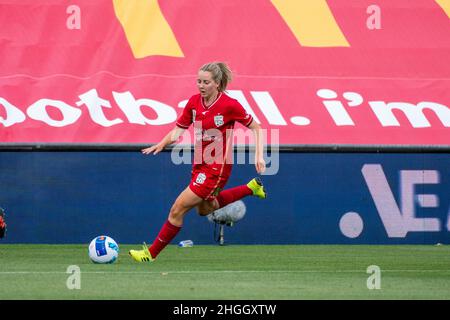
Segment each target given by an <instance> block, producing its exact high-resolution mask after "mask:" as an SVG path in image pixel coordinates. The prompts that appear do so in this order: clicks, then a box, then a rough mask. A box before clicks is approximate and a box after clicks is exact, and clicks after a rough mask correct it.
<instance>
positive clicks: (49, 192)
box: [0, 150, 450, 244]
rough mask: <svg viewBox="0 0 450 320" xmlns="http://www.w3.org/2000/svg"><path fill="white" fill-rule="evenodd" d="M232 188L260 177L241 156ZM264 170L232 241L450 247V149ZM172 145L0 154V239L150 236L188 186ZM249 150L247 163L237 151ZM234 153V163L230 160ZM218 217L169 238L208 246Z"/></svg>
mask: <svg viewBox="0 0 450 320" xmlns="http://www.w3.org/2000/svg"><path fill="white" fill-rule="evenodd" d="M235 155H239V157H241V158H240V159H241V161H242V159H244V158H245V159H247V160H246V161H245V162H246V163H247V164H235V165H234V168H233V173H232V177H231V179H230V180H229V182H228V185H227V186H228V187H232V186H235V185H239V184H244V183H246V182H247V181H248V180H250V179H251V178H252V177H254V175H255V170H254V167H253V165H252V164H249V163H248V162H249V160H248V159H252V156H251V154H249V153H248V152H243V153H242V152H241V153H236V154H235ZM268 156H270V159H268V160H270V162H271V163H269V172H271V173H276V174H272V175H266V176H263V177H262V178H263V181H264V183H265V185H266V186H267V190H268V193H269V197H268V199H266V200H260V199H256V198H252V197H247V198H245V199H244V203H245V205H246V214H245V217H244V218H243V219H242V220H241V221H239V222H237V223H236V224H235V225H234V226H233V227H226V228H225V241H226V243H229V244H436V243H449V242H450V217H449V216H450V201H449V197H448V195H449V194H450V168H449V166H448V164H449V163H450V154H449V153H448V152H434V153H433V152H423V153H414V152H410V153H398V152H388V153H376V152H307V153H306V152H281V153H279V154H276V153H273V154H270V155H268ZM171 157H173V154H172V153H171V152H163V153H161V154H160V155H158V156H143V155H142V154H141V153H140V152H139V151H138V150H122V151H101V150H100V151H99V150H95V151H94V150H93V151H74V150H72V151H24V150H22V151H17V150H14V151H13V150H6V151H1V152H0V167H1V168H2V170H0V186H1V192H0V206H1V207H3V208H4V209H5V210H6V213H7V222H8V231H7V236H6V237H5V238H4V239H2V240H1V243H88V242H89V241H90V240H91V239H92V238H93V237H95V236H96V235H100V234H108V235H110V236H111V237H113V238H114V239H115V240H116V241H118V242H119V243H140V242H142V241H146V242H151V241H152V240H153V238H154V237H155V236H156V234H157V232H158V231H159V228H160V226H161V225H162V223H163V222H164V220H165V219H166V217H167V213H168V211H169V209H170V206H171V204H172V202H173V201H174V200H175V198H176V196H177V195H178V194H179V192H181V191H182V190H183V189H184V188H185V187H186V185H187V183H188V181H189V178H190V165H189V164H181V165H175V164H174V163H173V161H172V159H171ZM242 157H244V158H242ZM235 159H238V158H237V157H236V158H235ZM214 228H215V227H214V224H213V223H211V222H209V221H208V219H206V218H204V217H200V216H198V215H197V214H196V213H195V212H194V211H193V212H191V213H190V214H189V215H188V216H187V218H186V220H185V225H184V228H183V229H182V231H181V232H180V234H179V235H178V236H177V238H176V239H175V240H174V241H179V240H183V239H192V240H193V241H194V242H195V243H197V244H214V243H216V241H215V237H214Z"/></svg>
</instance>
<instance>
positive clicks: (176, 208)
mask: <svg viewBox="0 0 450 320" xmlns="http://www.w3.org/2000/svg"><path fill="white" fill-rule="evenodd" d="M185 213H186V210H184V208H183V207H182V206H180V205H179V204H178V203H176V202H175V203H174V204H173V206H172V208H170V212H169V218H171V219H179V218H182V217H183V216H184V214H185Z"/></svg>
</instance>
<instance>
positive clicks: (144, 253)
mask: <svg viewBox="0 0 450 320" xmlns="http://www.w3.org/2000/svg"><path fill="white" fill-rule="evenodd" d="M128 254H129V255H130V256H131V257H132V258H133V260H135V261H137V262H151V261H153V260H155V259H154V258H153V257H152V255H151V254H150V252H149V251H148V247H147V245H146V244H145V242H144V245H143V246H142V250H130V251H128Z"/></svg>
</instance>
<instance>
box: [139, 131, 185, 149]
mask: <svg viewBox="0 0 450 320" xmlns="http://www.w3.org/2000/svg"><path fill="white" fill-rule="evenodd" d="M184 130H186V129H184V128H180V127H178V126H175V128H173V129H172V130H170V131H169V133H168V134H167V135H166V136H165V137H164V138H163V139H162V140H161V141H160V142H159V143H157V144H155V145H153V146H151V147H148V148H145V149H142V150H141V151H142V153H143V154H150V153H153V154H158V153H160V152H161V151H162V150H163V149H164V148H165V147H166V146H167V145H169V144H172V143H174V142H176V141H178V138H179V137H180V136H181V135H182V134H183V132H184Z"/></svg>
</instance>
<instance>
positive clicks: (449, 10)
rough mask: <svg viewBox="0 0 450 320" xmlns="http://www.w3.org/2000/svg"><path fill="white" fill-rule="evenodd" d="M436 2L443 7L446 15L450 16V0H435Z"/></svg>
mask: <svg viewBox="0 0 450 320" xmlns="http://www.w3.org/2000/svg"><path fill="white" fill-rule="evenodd" d="M436 2H437V4H438V5H440V6H441V8H442V9H444V11H445V13H446V14H447V17H449V18H450V0H436Z"/></svg>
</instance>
